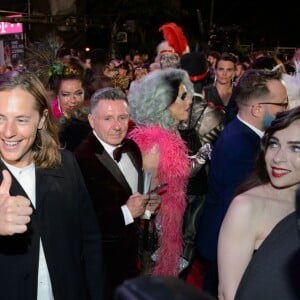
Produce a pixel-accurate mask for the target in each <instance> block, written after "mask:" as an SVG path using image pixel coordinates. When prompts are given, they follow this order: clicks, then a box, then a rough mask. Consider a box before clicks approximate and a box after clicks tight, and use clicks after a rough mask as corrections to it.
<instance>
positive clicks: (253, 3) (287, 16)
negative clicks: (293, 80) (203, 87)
mask: <svg viewBox="0 0 300 300" xmlns="http://www.w3.org/2000/svg"><path fill="white" fill-rule="evenodd" d="M185 3H186V4H185V6H186V7H188V8H189V9H191V12H192V17H193V14H194V13H195V10H196V8H200V10H201V13H202V16H203V20H204V24H206V25H208V24H209V21H210V13H211V3H212V1H211V0H202V1H199V0H197V1H196V0H186V2H185ZM213 3H214V10H213V22H214V23H215V24H216V25H217V26H224V27H226V26H230V25H233V24H236V25H238V26H239V28H240V31H241V33H240V35H241V37H242V38H243V37H245V38H247V39H248V40H250V41H255V42H256V43H258V42H260V43H264V42H265V43H267V44H272V45H274V46H276V45H280V46H297V45H298V46H299V45H300V35H299V33H298V30H297V29H298V28H299V21H298V19H299V10H297V8H296V4H295V2H294V1H291V0H285V1H282V3H279V5H278V4H275V3H274V2H273V3H272V2H271V1H263V0H260V1H258V0H249V1H243V0H229V1H225V0H215V1H213Z"/></svg>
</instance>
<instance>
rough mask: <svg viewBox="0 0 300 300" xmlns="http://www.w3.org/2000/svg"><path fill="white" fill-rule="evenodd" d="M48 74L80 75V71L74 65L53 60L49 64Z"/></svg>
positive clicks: (54, 75)
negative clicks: (53, 61)
mask: <svg viewBox="0 0 300 300" xmlns="http://www.w3.org/2000/svg"><path fill="white" fill-rule="evenodd" d="M48 74H49V76H51V77H57V76H79V75H81V72H80V70H78V69H76V68H74V67H70V66H66V65H64V64H63V63H62V62H55V63H53V64H52V65H51V66H50V68H49V71H48Z"/></svg>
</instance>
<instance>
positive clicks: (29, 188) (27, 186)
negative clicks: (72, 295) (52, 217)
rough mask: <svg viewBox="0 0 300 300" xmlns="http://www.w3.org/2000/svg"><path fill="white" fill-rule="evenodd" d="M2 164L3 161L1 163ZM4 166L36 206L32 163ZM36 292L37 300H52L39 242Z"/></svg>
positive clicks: (43, 256)
mask: <svg viewBox="0 0 300 300" xmlns="http://www.w3.org/2000/svg"><path fill="white" fill-rule="evenodd" d="M3 162H4V161H3ZM4 164H5V165H6V166H7V168H8V169H9V170H10V172H11V173H12V174H13V175H14V177H15V178H16V179H17V180H18V182H19V183H20V185H21V186H22V188H23V189H24V191H25V192H26V194H27V195H28V197H29V199H30V201H31V203H32V205H33V206H34V207H35V206H36V199H35V196H36V195H35V191H36V189H35V165H34V163H32V164H30V165H28V166H26V167H25V168H17V167H15V166H12V165H9V164H7V163H6V162H4ZM37 285H38V292H37V300H53V299H54V297H53V292H52V286H51V280H50V275H49V271H48V266H47V262H46V258H45V253H44V249H43V243H42V241H41V240H40V253H39V269H38V282H37Z"/></svg>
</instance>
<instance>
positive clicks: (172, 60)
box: [156, 22, 190, 69]
mask: <svg viewBox="0 0 300 300" xmlns="http://www.w3.org/2000/svg"><path fill="white" fill-rule="evenodd" d="M159 31H160V32H162V33H163V36H164V40H163V41H162V42H160V43H159V44H158V46H157V48H156V52H157V57H158V61H159V63H160V67H161V69H166V68H179V67H180V58H181V57H182V55H183V54H185V53H188V52H190V49H189V46H188V43H187V38H186V36H185V35H184V32H183V30H182V28H181V27H180V26H178V25H177V24H175V23H173V22H171V23H166V24H163V25H162V26H161V27H160V28H159Z"/></svg>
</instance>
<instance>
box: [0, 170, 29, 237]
mask: <svg viewBox="0 0 300 300" xmlns="http://www.w3.org/2000/svg"><path fill="white" fill-rule="evenodd" d="M2 175H3V180H2V182H1V184H0V235H13V234H15V233H23V232H25V231H26V230H27V224H28V223H29V222H30V216H31V214H32V208H31V206H30V201H29V200H28V199H27V198H25V197H23V196H11V195H10V194H9V190H10V187H11V183H12V178H11V175H10V173H9V172H8V171H7V170H3V171H2Z"/></svg>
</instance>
